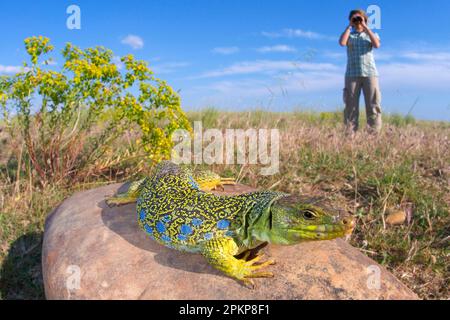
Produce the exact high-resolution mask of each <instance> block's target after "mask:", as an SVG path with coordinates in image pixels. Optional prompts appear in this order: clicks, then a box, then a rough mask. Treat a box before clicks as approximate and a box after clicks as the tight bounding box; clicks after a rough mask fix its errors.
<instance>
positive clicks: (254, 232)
mask: <svg viewBox="0 0 450 320" xmlns="http://www.w3.org/2000/svg"><path fill="white" fill-rule="evenodd" d="M196 177H199V178H198V180H199V181H197V180H196ZM208 177H210V178H208ZM222 181H225V182H226V183H229V182H231V181H230V180H229V179H226V180H222ZM199 182H200V183H199ZM220 184H221V178H220V177H218V176H217V175H215V174H211V173H210V172H207V173H205V172H200V173H195V172H193V171H191V170H189V169H184V168H180V167H179V166H177V165H175V164H173V163H172V162H169V161H163V162H160V163H159V164H158V166H157V167H156V170H155V172H154V174H153V175H152V176H151V177H148V178H145V179H142V180H140V181H138V182H136V183H133V184H131V186H130V188H129V191H128V192H127V193H125V194H120V195H118V196H116V197H114V198H110V199H108V200H107V202H108V204H110V205H111V204H124V203H128V202H133V201H137V205H136V208H137V214H138V223H139V226H140V227H141V228H142V230H144V231H145V232H147V233H148V234H149V236H150V237H151V238H152V239H154V240H155V241H157V242H159V243H160V244H162V245H165V246H167V247H170V248H173V249H177V250H181V251H186V252H193V253H200V254H202V255H203V256H204V257H205V258H206V260H207V261H208V262H209V263H210V264H211V265H212V266H214V267H215V268H217V269H219V270H221V271H223V272H224V273H225V274H227V275H229V276H230V277H232V278H235V279H237V280H241V281H243V282H244V283H245V284H248V285H251V286H253V282H252V281H251V280H250V278H256V277H272V276H273V274H272V273H271V272H266V271H261V270H260V269H262V268H264V267H266V266H268V265H270V264H273V263H274V261H272V260H269V261H266V262H263V263H259V261H260V260H261V258H262V255H257V256H256V257H255V258H254V259H251V260H249V261H247V258H248V257H249V252H250V251H248V250H249V249H252V248H255V247H258V246H259V245H260V244H262V243H264V242H268V243H273V244H282V245H293V244H297V243H299V242H301V241H304V240H327V239H334V238H338V237H342V236H344V235H347V234H349V233H351V231H352V229H353V227H354V220H353V219H352V218H350V217H346V218H340V217H339V216H337V215H334V214H332V213H330V212H328V211H327V210H324V209H322V208H320V207H318V206H315V205H312V204H308V203H306V202H305V201H304V200H301V199H300V198H299V197H296V196H291V195H289V194H285V193H281V192H273V191H258V192H251V193H246V194H241V195H236V196H217V195H214V194H211V193H207V192H205V191H209V190H211V189H212V188H214V187H215V186H218V185H220ZM244 251H247V252H246V254H245V255H244V257H243V258H241V259H238V258H236V256H237V255H239V254H240V253H242V252H244Z"/></svg>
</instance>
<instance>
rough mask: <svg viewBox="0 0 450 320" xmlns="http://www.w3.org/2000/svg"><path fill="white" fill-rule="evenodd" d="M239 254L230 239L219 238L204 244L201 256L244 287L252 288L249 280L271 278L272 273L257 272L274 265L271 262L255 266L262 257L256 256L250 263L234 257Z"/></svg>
mask: <svg viewBox="0 0 450 320" xmlns="http://www.w3.org/2000/svg"><path fill="white" fill-rule="evenodd" d="M238 252H239V248H238V246H237V244H236V243H235V242H234V240H233V239H232V238H226V237H224V238H219V239H213V240H209V241H207V242H205V244H204V246H203V248H202V254H203V255H204V256H205V258H206V260H207V261H208V262H209V263H210V264H211V265H212V266H213V267H215V268H216V269H218V270H221V271H223V272H224V273H225V274H227V275H228V276H230V277H232V278H234V279H237V280H239V281H242V282H244V284H245V285H249V286H251V287H254V284H253V282H252V281H251V280H250V278H271V277H273V273H272V272H267V271H258V270H260V269H262V268H264V267H266V266H268V265H271V264H274V263H275V262H274V261H273V260H268V261H266V262H263V263H260V264H255V263H256V262H258V261H260V260H261V258H262V257H263V255H262V254H261V255H258V256H256V257H255V258H254V259H252V260H250V261H246V260H245V257H244V259H237V258H236V257H235V255H236V254H237V253H238Z"/></svg>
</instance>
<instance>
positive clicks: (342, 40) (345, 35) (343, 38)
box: [339, 24, 352, 47]
mask: <svg viewBox="0 0 450 320" xmlns="http://www.w3.org/2000/svg"><path fill="white" fill-rule="evenodd" d="M351 31H352V25H351V24H350V25H349V26H348V27H347V29H345V31H344V32H343V33H342V35H341V38H340V39H339V44H340V45H341V46H342V47H345V46H346V45H347V43H348V38H349V37H350V32H351Z"/></svg>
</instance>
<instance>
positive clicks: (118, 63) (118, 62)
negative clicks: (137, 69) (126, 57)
mask: <svg viewBox="0 0 450 320" xmlns="http://www.w3.org/2000/svg"><path fill="white" fill-rule="evenodd" d="M112 63H114V64H115V65H116V67H117V69H118V70H122V69H123V68H124V67H125V65H124V64H123V62H122V61H121V60H120V57H119V56H114V57H113V58H112Z"/></svg>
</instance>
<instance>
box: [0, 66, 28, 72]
mask: <svg viewBox="0 0 450 320" xmlns="http://www.w3.org/2000/svg"><path fill="white" fill-rule="evenodd" d="M28 70H30V69H29V68H24V67H22V66H4V65H1V64H0V73H6V74H13V73H18V72H23V71H25V72H26V71H28Z"/></svg>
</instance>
